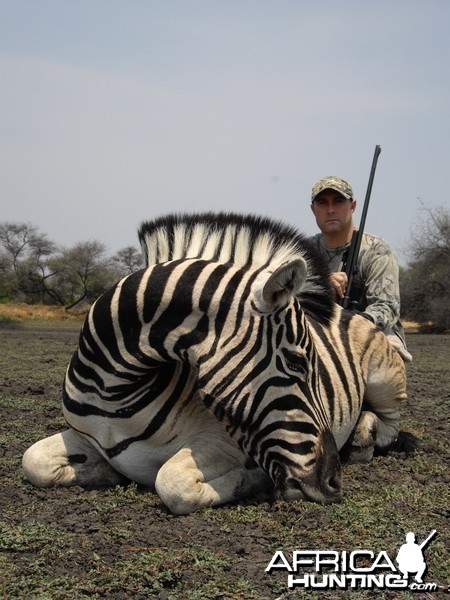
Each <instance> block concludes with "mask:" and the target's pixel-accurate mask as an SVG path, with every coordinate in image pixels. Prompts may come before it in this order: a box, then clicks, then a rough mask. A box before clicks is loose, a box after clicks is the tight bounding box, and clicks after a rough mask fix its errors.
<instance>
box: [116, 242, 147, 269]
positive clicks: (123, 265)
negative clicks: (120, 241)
mask: <svg viewBox="0 0 450 600" xmlns="http://www.w3.org/2000/svg"><path fill="white" fill-rule="evenodd" d="M112 259H113V261H114V262H115V263H116V264H117V265H118V267H119V268H120V270H121V272H122V273H123V275H124V276H125V275H129V274H130V273H134V271H137V270H138V269H140V268H141V267H142V263H143V261H142V254H141V253H140V252H139V251H138V250H137V249H136V248H135V247H134V246H127V247H126V248H122V249H121V250H119V251H118V252H117V253H116V254H115V255H114V256H113V258H112Z"/></svg>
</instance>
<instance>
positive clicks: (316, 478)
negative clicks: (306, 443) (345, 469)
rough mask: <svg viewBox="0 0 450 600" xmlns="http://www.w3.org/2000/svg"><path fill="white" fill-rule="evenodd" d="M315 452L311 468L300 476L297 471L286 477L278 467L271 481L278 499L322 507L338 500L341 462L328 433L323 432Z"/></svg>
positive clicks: (298, 470)
mask: <svg viewBox="0 0 450 600" xmlns="http://www.w3.org/2000/svg"><path fill="white" fill-rule="evenodd" d="M317 448H318V449H317V454H316V459H315V461H314V465H313V466H312V468H309V469H308V471H307V472H305V471H303V472H302V469H301V467H300V468H298V469H294V472H291V473H287V472H286V471H285V470H284V469H283V468H282V467H281V466H280V465H279V466H278V468H277V469H276V478H275V488H276V489H277V490H278V491H277V496H278V498H280V499H282V500H286V501H293V500H310V501H313V502H322V503H325V504H330V503H332V502H339V501H340V500H342V479H341V462H340V460H339V453H338V451H337V447H336V443H335V441H334V438H333V436H332V435H331V432H328V431H326V432H323V433H322V434H321V435H320V438H319V444H318V447H317ZM295 471H297V473H295Z"/></svg>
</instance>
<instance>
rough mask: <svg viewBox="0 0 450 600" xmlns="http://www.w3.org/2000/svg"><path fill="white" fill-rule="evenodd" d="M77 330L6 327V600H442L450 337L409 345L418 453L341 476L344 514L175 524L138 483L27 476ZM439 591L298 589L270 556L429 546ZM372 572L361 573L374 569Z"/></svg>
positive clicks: (2, 454) (318, 509)
mask: <svg viewBox="0 0 450 600" xmlns="http://www.w3.org/2000/svg"><path fill="white" fill-rule="evenodd" d="M78 328H79V323H77V322H75V323H70V322H67V323H61V322H36V321H35V322H31V324H30V322H28V323H27V322H22V323H20V324H14V323H4V324H0V357H1V358H0V360H1V370H0V410H1V412H0V414H1V418H0V476H1V479H0V482H1V484H0V485H1V487H0V593H2V594H3V598H8V599H10V598H14V599H15V598H26V599H30V598H38V599H46V598H84V597H88V598H117V599H121V598H131V597H132V598H136V599H141V598H142V599H144V598H159V599H168V600H169V599H178V598H180V599H183V600H184V599H186V600H189V599H199V600H200V599H202V600H203V599H210V598H211V599H213V598H217V599H221V598H223V599H230V600H231V599H243V600H247V599H258V600H259V599H266V598H267V599H275V598H280V599H281V598H290V597H295V598H308V599H309V598H321V599H322V598H346V597H349V596H350V595H351V597H352V598H369V597H370V598H444V596H445V597H448V596H447V595H446V594H445V591H444V590H446V589H447V585H448V583H449V581H448V572H449V569H448V566H449V565H448V560H449V556H448V541H449V540H448V532H449V527H448V516H449V511H448V506H449V504H448V489H449V486H448V484H449V479H450V477H449V454H448V440H449V423H448V406H449V398H450V392H449V383H448V365H449V362H450V360H449V359H450V350H449V341H450V336H449V335H440V336H438V335H429V336H424V335H419V334H414V335H409V336H408V346H409V349H410V351H411V352H412V354H413V355H414V362H413V363H411V364H410V365H408V388H409V399H408V401H407V402H406V404H405V407H404V410H403V424H402V428H403V429H404V430H406V431H409V432H410V433H412V434H413V435H414V436H416V437H417V439H418V444H419V445H418V449H417V450H416V451H415V452H414V453H413V454H407V453H405V452H396V453H392V454H390V455H388V456H379V457H376V458H375V459H374V460H373V461H372V463H370V464H369V465H344V471H343V479H344V500H343V501H342V502H341V503H340V504H334V505H328V506H323V505H318V504H313V503H310V502H293V503H290V504H288V503H285V502H275V503H270V502H267V501H264V502H259V503H258V502H256V501H253V500H249V501H246V502H243V503H240V504H236V505H228V506H224V507H220V508H214V509H204V510H201V511H199V512H197V513H194V514H192V515H189V516H182V517H174V516H172V515H171V514H169V513H168V511H167V510H166V509H165V507H164V506H163V505H162V504H161V502H160V501H159V499H158V497H157V496H156V495H155V494H153V493H151V492H150V491H148V490H144V489H140V488H139V487H138V486H136V485H134V484H131V485H130V486H128V487H117V488H114V489H109V490H91V491H86V490H83V489H82V488H80V487H75V488H66V489H48V490H41V489H36V488H34V487H33V486H31V485H30V484H29V483H28V482H27V481H25V480H24V479H23V476H22V472H21V466H20V463H21V456H22V454H23V452H24V451H25V450H26V448H27V447H28V446H30V445H31V444H32V443H33V442H35V441H37V440H39V439H41V438H42V437H45V436H48V435H51V434H53V433H55V432H57V431H60V430H61V429H62V428H64V422H63V419H62V416H61V408H60V389H61V383H62V378H63V376H64V371H65V368H66V365H67V363H68V360H69V358H70V356H71V354H72V352H73V351H74V349H75V348H76V344H77V332H78ZM433 529H436V530H437V534H436V536H435V538H434V539H433V540H432V541H431V542H430V544H429V545H428V546H427V548H426V549H425V550H424V556H425V560H426V562H427V565H428V572H427V574H426V577H425V581H426V582H434V583H436V584H437V588H438V589H437V591H435V592H431V593H430V592H415V593H414V594H413V593H412V592H410V591H398V590H397V591H396V590H384V591H382V590H376V591H359V590H347V591H346V590H342V589H339V590H334V591H331V590H328V591H327V590H318V591H312V590H308V591H304V590H302V589H300V588H298V589H295V590H294V591H292V590H289V589H288V586H287V575H288V573H287V572H286V571H285V570H281V569H276V570H274V571H273V572H272V573H268V572H266V567H267V566H268V564H269V562H270V560H271V559H272V556H273V555H274V553H275V552H276V551H278V550H282V551H283V552H284V553H285V556H286V557H288V559H289V557H291V556H292V552H293V551H294V550H321V551H325V550H336V551H340V552H341V551H347V552H351V551H353V550H356V549H365V550H368V551H372V552H373V553H374V555H375V556H377V555H378V553H380V552H381V551H385V552H387V553H388V555H389V556H390V557H392V559H394V558H395V556H396V554H397V552H398V549H399V547H400V545H401V544H403V543H404V541H405V535H406V533H407V532H408V531H413V532H415V534H416V536H417V540H418V541H419V542H420V541H422V540H424V539H425V538H426V537H427V535H428V534H429V533H430V532H431V531H432V530H433ZM368 565H370V562H369V563H366V566H368Z"/></svg>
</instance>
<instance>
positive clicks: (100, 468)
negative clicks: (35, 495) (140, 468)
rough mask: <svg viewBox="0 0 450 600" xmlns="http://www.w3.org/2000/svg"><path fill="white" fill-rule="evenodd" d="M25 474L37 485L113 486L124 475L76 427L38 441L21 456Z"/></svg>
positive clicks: (43, 486) (120, 481) (121, 480)
mask: <svg viewBox="0 0 450 600" xmlns="http://www.w3.org/2000/svg"><path fill="white" fill-rule="evenodd" d="M22 467H23V470H24V473H25V477H26V478H27V479H28V480H29V481H30V482H31V483H32V484H33V485H35V486H37V487H41V488H48V487H53V486H61V487H69V486H71V485H81V486H111V485H117V484H119V483H123V481H124V477H123V476H122V475H120V474H119V473H118V472H117V471H116V470H114V469H113V468H112V467H111V465H109V464H108V462H107V461H106V460H105V459H104V458H103V456H102V455H101V454H100V453H99V452H98V451H97V450H96V449H95V448H94V447H93V446H92V445H91V444H90V443H89V442H88V441H87V440H86V439H85V438H83V437H82V436H81V435H79V434H78V433H77V432H76V431H74V430H73V429H67V430H66V431H63V432H62V433H57V434H55V435H52V436H51V437H48V438H45V439H43V440H40V441H39V442H36V443H35V444H33V446H31V447H30V448H28V450H27V451H26V452H25V454H24V455H23V458H22Z"/></svg>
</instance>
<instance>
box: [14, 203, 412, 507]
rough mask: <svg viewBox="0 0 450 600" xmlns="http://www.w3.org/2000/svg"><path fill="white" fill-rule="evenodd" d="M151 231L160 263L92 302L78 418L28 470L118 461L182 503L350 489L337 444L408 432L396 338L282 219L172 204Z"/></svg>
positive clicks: (153, 258)
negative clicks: (349, 306)
mask: <svg viewBox="0 0 450 600" xmlns="http://www.w3.org/2000/svg"><path fill="white" fill-rule="evenodd" d="M140 239H141V243H142V244H143V248H144V250H145V253H146V256H147V264H148V266H147V268H146V269H144V270H142V271H139V272H137V273H134V274H132V275H129V276H128V277H126V278H125V279H123V280H122V281H120V282H119V283H118V284H117V285H116V286H115V287H114V288H113V289H112V290H110V291H109V292H107V293H106V294H104V295H103V296H101V297H100V298H99V299H98V300H97V302H96V303H95V304H94V306H93V307H92V309H91V311H90V313H89V315H88V317H87V319H86V322H85V324H84V327H83V330H82V332H81V335H80V342H79V347H78V350H77V351H76V352H75V354H74V356H73V358H72V361H71V363H70V365H69V367H68V370H67V374H66V378H65V383H64V390H63V410H64V416H65V418H66V420H67V423H68V425H69V426H70V429H69V430H68V431H66V432H63V433H62V434H56V436H52V437H51V438H47V439H45V440H42V441H41V442H38V443H37V444H35V445H34V446H32V447H31V448H30V449H29V450H28V451H27V452H26V453H25V455H24V459H23V465H24V469H25V473H26V475H27V477H28V478H29V479H30V481H32V482H33V483H35V484H36V485H40V486H43V487H45V486H49V485H55V484H59V485H72V484H93V483H117V482H118V481H119V480H120V474H122V475H124V476H125V477H127V478H129V479H132V480H135V481H137V482H139V483H143V484H145V485H150V486H152V485H155V486H156V490H157V492H158V493H159V495H160V496H161V498H162V500H163V501H164V502H165V503H166V505H167V506H168V507H169V508H170V509H171V510H172V511H173V512H177V513H187V512H191V511H192V510H195V509H196V508H200V507H201V506H205V505H211V504H220V503H223V502H227V501H229V500H233V499H236V498H238V497H244V496H247V495H249V494H251V493H254V492H255V491H258V490H262V489H266V488H267V487H268V486H269V485H272V484H273V485H274V486H275V489H276V492H277V493H278V495H279V496H280V497H282V498H285V499H297V498H305V497H306V498H309V499H312V500H316V501H323V502H330V501H336V500H339V499H340V497H341V483H340V462H339V456H338V450H339V449H340V448H341V447H342V446H343V445H344V444H345V443H346V442H347V441H348V440H349V439H350V444H352V445H353V447H354V449H356V452H361V449H363V448H368V449H369V457H370V451H371V450H370V449H372V451H373V446H374V444H375V442H376V444H377V445H378V446H380V447H385V446H387V445H389V444H390V443H391V442H392V441H393V440H395V438H396V436H397V432H398V429H399V425H398V423H399V411H398V409H399V403H400V402H401V401H402V400H403V399H404V398H405V397H406V394H405V374H404V366H403V361H402V360H401V359H400V357H398V355H397V354H396V353H395V352H394V351H393V350H392V349H391V347H390V344H389V343H388V341H387V339H386V338H385V336H384V335H383V334H382V333H380V332H379V331H377V330H376V328H375V327H374V326H372V324H370V323H369V322H368V321H366V320H365V319H363V318H361V317H359V316H357V315H352V314H351V313H347V312H346V311H342V310H341V309H339V308H338V307H336V306H335V305H334V304H333V303H332V301H331V297H332V295H331V290H330V289H329V284H328V277H327V273H326V269H324V267H323V264H322V263H321V260H320V259H319V257H317V256H316V255H314V252H313V251H312V250H311V249H310V247H309V246H308V244H307V242H306V241H305V240H304V239H303V238H302V237H301V236H299V235H298V234H296V232H295V231H294V230H292V229H290V228H286V227H284V226H281V225H280V224H276V223H275V224H274V223H273V222H271V221H268V220H265V219H257V218H249V217H240V216H236V215H219V216H217V215H216V216H212V215H201V216H199V215H197V216H195V217H194V218H191V217H169V218H166V219H160V220H158V221H156V222H154V223H152V224H144V225H143V227H142V229H141V231H140ZM363 400H365V401H366V402H367V404H369V405H370V408H371V410H372V411H373V412H367V411H366V412H363V413H362V412H361V409H362V403H363ZM375 438H376V439H375ZM363 455H364V452H363ZM247 458H250V459H252V461H253V462H254V463H255V464H256V465H258V467H259V468H247V466H248V465H247V464H246V463H247ZM365 458H367V454H366V455H365Z"/></svg>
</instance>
